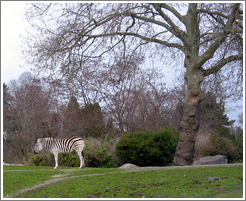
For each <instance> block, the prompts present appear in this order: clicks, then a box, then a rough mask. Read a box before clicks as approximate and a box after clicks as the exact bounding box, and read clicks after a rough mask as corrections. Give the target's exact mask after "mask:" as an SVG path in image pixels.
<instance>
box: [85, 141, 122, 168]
mask: <svg viewBox="0 0 246 201" xmlns="http://www.w3.org/2000/svg"><path fill="white" fill-rule="evenodd" d="M85 164H86V166H87V167H117V166H118V162H117V158H116V156H115V154H114V140H113V139H108V138H104V139H97V138H88V139H87V140H86V149H85Z"/></svg>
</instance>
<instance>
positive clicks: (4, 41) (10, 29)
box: [1, 1, 29, 83]
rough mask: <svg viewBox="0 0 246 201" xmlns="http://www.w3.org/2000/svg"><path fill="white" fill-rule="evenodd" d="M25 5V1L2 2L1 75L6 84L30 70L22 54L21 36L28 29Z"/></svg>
mask: <svg viewBox="0 0 246 201" xmlns="http://www.w3.org/2000/svg"><path fill="white" fill-rule="evenodd" d="M25 4H26V2H23V1H2V2H1V50H2V51H1V75H2V82H5V83H8V82H9V81H10V80H12V79H17V78H18V77H19V75H20V74H21V73H23V72H25V71H28V70H29V68H27V67H26V65H24V62H23V61H24V59H23V58H22V54H21V35H23V34H25V27H26V23H25V18H24V12H25ZM20 66H22V67H20Z"/></svg>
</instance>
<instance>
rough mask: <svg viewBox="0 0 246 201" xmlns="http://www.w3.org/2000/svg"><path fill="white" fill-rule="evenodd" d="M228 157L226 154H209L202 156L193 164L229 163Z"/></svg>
mask: <svg viewBox="0 0 246 201" xmlns="http://www.w3.org/2000/svg"><path fill="white" fill-rule="evenodd" d="M227 163H228V160H227V157H226V156H224V155H216V156H207V157H203V158H200V159H199V160H196V161H194V162H193V165H207V164H227Z"/></svg>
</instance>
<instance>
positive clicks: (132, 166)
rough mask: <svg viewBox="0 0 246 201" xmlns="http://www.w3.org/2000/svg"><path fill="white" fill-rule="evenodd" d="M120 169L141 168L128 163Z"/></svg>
mask: <svg viewBox="0 0 246 201" xmlns="http://www.w3.org/2000/svg"><path fill="white" fill-rule="evenodd" d="M119 168H120V169H131V168H139V166H137V165H134V164H131V163H126V164H124V165H122V166H121V167H119Z"/></svg>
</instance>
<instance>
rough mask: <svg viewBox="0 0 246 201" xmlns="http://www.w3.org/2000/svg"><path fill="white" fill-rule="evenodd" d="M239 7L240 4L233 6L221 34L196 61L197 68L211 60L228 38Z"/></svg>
mask: <svg viewBox="0 0 246 201" xmlns="http://www.w3.org/2000/svg"><path fill="white" fill-rule="evenodd" d="M239 6H240V4H235V6H234V8H233V9H232V12H231V14H230V15H229V17H228V21H227V23H226V25H225V27H224V30H223V32H221V33H220V37H218V39H216V40H215V41H214V42H213V43H212V44H211V45H210V47H209V48H208V49H207V51H206V52H205V53H204V54H203V55H201V56H200V58H199V59H198V65H199V66H202V65H203V64H204V63H205V62H206V61H208V60H209V59H211V58H212V57H213V56H214V53H215V51H216V50H217V49H218V48H219V47H220V45H221V44H222V43H223V42H224V41H225V39H226V37H227V36H228V34H229V33H230V31H231V29H232V25H233V23H234V22H235V19H236V15H237V13H238V9H239Z"/></svg>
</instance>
